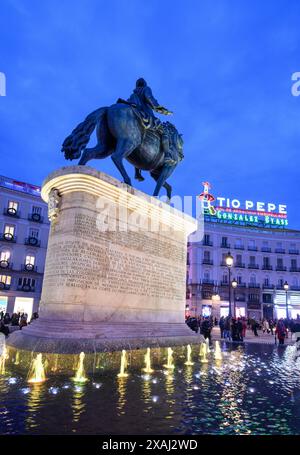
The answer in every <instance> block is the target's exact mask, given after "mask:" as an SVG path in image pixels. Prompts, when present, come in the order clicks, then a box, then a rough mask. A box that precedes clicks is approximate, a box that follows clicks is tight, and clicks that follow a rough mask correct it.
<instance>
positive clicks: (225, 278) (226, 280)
mask: <svg viewBox="0 0 300 455" xmlns="http://www.w3.org/2000/svg"><path fill="white" fill-rule="evenodd" d="M222 282H223V283H228V274H227V273H226V274H224V275H223V278H222Z"/></svg>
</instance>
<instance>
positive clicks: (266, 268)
mask: <svg viewBox="0 0 300 455" xmlns="http://www.w3.org/2000/svg"><path fill="white" fill-rule="evenodd" d="M261 269H262V270H273V266H272V265H270V264H263V266H262V268H261Z"/></svg>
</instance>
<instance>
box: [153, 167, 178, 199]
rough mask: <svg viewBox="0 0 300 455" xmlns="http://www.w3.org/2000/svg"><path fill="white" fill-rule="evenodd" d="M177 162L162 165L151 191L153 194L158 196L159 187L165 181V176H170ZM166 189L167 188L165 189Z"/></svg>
mask: <svg viewBox="0 0 300 455" xmlns="http://www.w3.org/2000/svg"><path fill="white" fill-rule="evenodd" d="M176 166H177V163H176V164H175V165H174V166H166V165H164V166H163V167H162V169H161V172H160V174H159V177H158V178H157V183H156V187H155V190H154V193H153V196H158V195H159V192H160V190H161V187H162V186H163V185H164V184H165V183H166V180H167V178H169V177H170V175H171V174H172V172H173V171H174V169H175V168H176ZM167 191H168V190H167Z"/></svg>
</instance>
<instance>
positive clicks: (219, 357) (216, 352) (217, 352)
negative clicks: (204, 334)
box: [214, 340, 223, 360]
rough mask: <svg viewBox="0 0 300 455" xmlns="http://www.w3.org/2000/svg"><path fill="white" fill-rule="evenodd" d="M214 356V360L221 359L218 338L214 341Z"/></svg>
mask: <svg viewBox="0 0 300 455" xmlns="http://www.w3.org/2000/svg"><path fill="white" fill-rule="evenodd" d="M214 357H215V360H223V356H222V351H221V347H220V342H219V341H218V340H217V341H216V347H215V353H214Z"/></svg>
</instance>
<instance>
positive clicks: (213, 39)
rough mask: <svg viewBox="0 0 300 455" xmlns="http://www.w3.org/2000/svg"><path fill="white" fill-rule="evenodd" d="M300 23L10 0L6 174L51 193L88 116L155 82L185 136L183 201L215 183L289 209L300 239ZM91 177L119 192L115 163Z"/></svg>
mask: <svg viewBox="0 0 300 455" xmlns="http://www.w3.org/2000/svg"><path fill="white" fill-rule="evenodd" d="M299 19H300V2H299V0H289V1H288V2H287V1H286V0H283V1H280V0H276V1H267V0H245V1H241V0H237V1H229V0H228V1H226V0H214V1H211V0H208V1H203V0H186V1H179V0H165V1H164V0H148V1H147V2H144V1H142V0H141V1H138V0H109V1H108V0H106V1H104V0H85V1H83V0H81V1H79V0H77V1H75V0H73V1H71V0H59V1H58V0H43V1H42V0H26V1H25V0H1V3H0V71H1V72H4V73H5V75H6V79H7V96H6V97H0V154H1V155H0V156H1V161H0V174H3V175H7V176H10V177H14V178H16V179H19V180H24V181H29V182H31V183H35V184H41V182H42V180H43V179H44V177H45V176H46V175H47V174H48V173H49V172H51V171H52V170H54V169H56V168H58V167H60V166H63V165H65V164H66V162H65V161H64V158H63V155H62V154H61V152H60V147H61V143H62V141H63V140H64V138H65V137H66V136H67V135H68V134H69V133H70V132H71V130H72V129H73V128H74V127H75V126H76V125H77V124H78V123H79V122H80V121H81V120H83V119H84V117H85V116H86V114H88V113H89V112H91V111H92V110H94V109H96V108H97V107H100V106H105V105H109V104H112V103H113V102H114V101H115V100H116V99H117V98H118V97H123V98H127V97H128V96H129V95H130V93H131V91H132V89H133V87H134V84H135V80H136V79H137V78H138V77H141V76H143V77H144V78H145V79H146V80H147V82H148V83H149V85H150V86H151V87H152V90H153V93H154V95H155V97H156V98H157V99H158V100H159V102H160V103H161V104H163V105H165V106H166V107H168V108H169V109H171V110H173V111H174V112H175V115H174V116H173V119H172V121H173V122H174V123H175V124H176V126H177V127H178V129H179V131H180V132H181V133H183V135H184V141H185V146H184V148H185V160H184V162H183V163H182V164H181V165H180V166H179V167H178V168H177V170H176V171H175V173H174V175H173V177H172V178H171V179H170V183H172V185H173V188H174V193H175V194H179V195H185V194H191V195H193V194H194V195H195V194H199V193H200V192H201V190H202V185H201V182H202V181H203V180H208V181H210V182H211V183H212V185H213V192H214V193H215V194H216V195H226V196H228V197H237V198H238V199H241V200H243V199H252V200H259V201H266V202H277V203H286V204H287V205H288V210H289V219H290V226H291V227H295V228H300V212H299V205H300V192H299V167H300V115H299V114H300V97H293V96H292V95H291V85H292V81H291V75H292V73H294V72H296V71H300V46H299V39H300V28H299ZM68 163H69V162H68ZM90 164H91V165H92V166H94V167H96V168H97V169H99V170H103V171H104V172H107V173H109V174H111V175H113V176H115V177H117V178H119V173H118V171H117V170H116V169H115V168H114V166H113V164H112V162H111V160H110V159H107V160H105V161H92V162H91V163H90ZM127 168H128V169H129V170H130V173H131V175H132V174H133V169H132V168H131V166H130V165H129V164H127ZM136 186H137V187H138V188H140V189H142V190H143V191H146V192H151V191H152V190H153V187H154V182H153V181H152V179H151V178H150V177H147V180H146V182H144V184H137V185H136Z"/></svg>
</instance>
